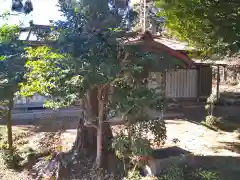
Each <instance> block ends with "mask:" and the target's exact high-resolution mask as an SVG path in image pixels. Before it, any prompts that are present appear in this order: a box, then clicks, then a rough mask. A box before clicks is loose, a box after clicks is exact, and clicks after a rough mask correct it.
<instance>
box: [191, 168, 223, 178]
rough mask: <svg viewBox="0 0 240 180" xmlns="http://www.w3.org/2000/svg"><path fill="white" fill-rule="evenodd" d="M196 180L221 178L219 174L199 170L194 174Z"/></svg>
mask: <svg viewBox="0 0 240 180" xmlns="http://www.w3.org/2000/svg"><path fill="white" fill-rule="evenodd" d="M193 176H194V179H196V180H197V179H199V180H219V177H218V175H217V173H215V172H211V171H207V170H203V169H197V170H196V171H195V172H194V174H193Z"/></svg>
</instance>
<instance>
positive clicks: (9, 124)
mask: <svg viewBox="0 0 240 180" xmlns="http://www.w3.org/2000/svg"><path fill="white" fill-rule="evenodd" d="M12 108H13V99H12V98H11V99H9V103H8V113H7V133H8V149H9V150H12V149H13V138H12Z"/></svg>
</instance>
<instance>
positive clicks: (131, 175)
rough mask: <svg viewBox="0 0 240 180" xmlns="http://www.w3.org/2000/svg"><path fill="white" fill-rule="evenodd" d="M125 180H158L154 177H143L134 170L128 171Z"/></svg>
mask: <svg viewBox="0 0 240 180" xmlns="http://www.w3.org/2000/svg"><path fill="white" fill-rule="evenodd" d="M123 180H158V178H157V177H154V176H145V177H142V176H141V175H140V173H139V172H138V171H137V170H135V169H132V170H130V171H128V174H127V177H124V178H123Z"/></svg>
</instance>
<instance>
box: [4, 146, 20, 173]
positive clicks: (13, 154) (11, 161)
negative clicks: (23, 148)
mask: <svg viewBox="0 0 240 180" xmlns="http://www.w3.org/2000/svg"><path fill="white" fill-rule="evenodd" d="M2 158H3V160H4V164H5V165H6V166H7V168H10V169H17V168H19V167H20V162H21V161H22V160H23V159H22V157H21V156H20V155H19V151H18V149H16V148H14V149H13V150H8V149H4V150H3V153H2Z"/></svg>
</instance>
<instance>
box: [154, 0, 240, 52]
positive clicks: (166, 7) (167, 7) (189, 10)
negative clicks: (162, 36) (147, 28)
mask: <svg viewBox="0 0 240 180" xmlns="http://www.w3.org/2000/svg"><path fill="white" fill-rule="evenodd" d="M155 2H156V6H157V7H160V8H161V9H162V11H161V12H160V13H159V16H164V17H166V21H167V22H166V27H167V29H168V30H169V31H170V33H172V34H173V35H175V36H177V37H178V38H179V39H181V40H184V41H187V42H189V43H190V44H192V45H194V46H196V47H197V48H199V49H200V50H201V51H202V52H203V54H205V55H211V54H224V55H225V54H233V53H237V52H239V48H240V34H239V32H240V25H239V23H238V22H239V20H240V2H239V1H225V0H218V1H213V0H201V1H200V0H178V1H174V0H156V1H155Z"/></svg>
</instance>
